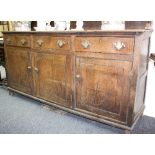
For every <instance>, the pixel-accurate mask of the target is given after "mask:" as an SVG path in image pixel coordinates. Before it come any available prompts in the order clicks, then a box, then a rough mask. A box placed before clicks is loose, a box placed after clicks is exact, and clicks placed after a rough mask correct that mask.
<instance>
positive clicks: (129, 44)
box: [75, 37, 134, 54]
mask: <svg viewBox="0 0 155 155" xmlns="http://www.w3.org/2000/svg"><path fill="white" fill-rule="evenodd" d="M133 48H134V38H123V37H76V38H75V51H78V52H88V51H89V52H100V53H120V54H131V53H133Z"/></svg>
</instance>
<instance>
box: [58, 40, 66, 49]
mask: <svg viewBox="0 0 155 155" xmlns="http://www.w3.org/2000/svg"><path fill="white" fill-rule="evenodd" d="M57 45H58V46H59V47H60V48H61V47H63V46H64V45H65V42H64V41H63V40H58V41H57Z"/></svg>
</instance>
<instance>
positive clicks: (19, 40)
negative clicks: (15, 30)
mask: <svg viewBox="0 0 155 155" xmlns="http://www.w3.org/2000/svg"><path fill="white" fill-rule="evenodd" d="M5 44H6V45H9V46H21V47H30V45H31V44H30V36H18V35H14V36H6V38H5Z"/></svg>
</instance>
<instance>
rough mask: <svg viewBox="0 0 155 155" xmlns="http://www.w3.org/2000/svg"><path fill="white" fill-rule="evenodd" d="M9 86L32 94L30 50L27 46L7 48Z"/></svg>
mask: <svg viewBox="0 0 155 155" xmlns="http://www.w3.org/2000/svg"><path fill="white" fill-rule="evenodd" d="M5 52H6V65H7V75H8V86H9V87H11V88H14V89H16V90H19V91H21V92H24V93H27V94H32V85H31V84H32V74H31V71H32V70H31V61H30V50H29V49H27V48H19V47H18V48H16V47H7V48H6V51H5Z"/></svg>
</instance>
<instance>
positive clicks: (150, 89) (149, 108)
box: [144, 21, 155, 117]
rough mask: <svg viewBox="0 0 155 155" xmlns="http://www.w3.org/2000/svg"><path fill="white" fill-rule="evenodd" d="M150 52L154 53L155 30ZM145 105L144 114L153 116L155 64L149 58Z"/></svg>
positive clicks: (154, 109)
mask: <svg viewBox="0 0 155 155" xmlns="http://www.w3.org/2000/svg"><path fill="white" fill-rule="evenodd" d="M153 29H154V31H155V21H153ZM150 53H155V32H153V33H152V36H151V49H150ZM145 106H146V108H145V111H144V115H147V116H152V117H155V66H154V64H153V61H151V60H150V61H149V69H148V80H147V88H146V100H145Z"/></svg>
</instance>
